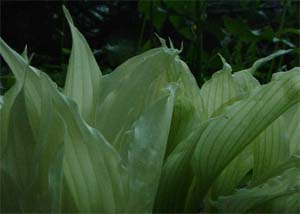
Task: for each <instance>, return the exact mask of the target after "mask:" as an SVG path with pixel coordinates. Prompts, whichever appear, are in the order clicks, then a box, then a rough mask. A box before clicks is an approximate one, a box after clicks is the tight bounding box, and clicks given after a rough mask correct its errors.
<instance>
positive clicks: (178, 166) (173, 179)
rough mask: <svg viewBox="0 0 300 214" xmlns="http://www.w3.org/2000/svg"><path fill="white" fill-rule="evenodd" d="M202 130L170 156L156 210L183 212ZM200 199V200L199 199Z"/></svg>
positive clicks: (181, 144) (193, 134)
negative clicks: (194, 156)
mask: <svg viewBox="0 0 300 214" xmlns="http://www.w3.org/2000/svg"><path fill="white" fill-rule="evenodd" d="M199 133H200V131H199V130H197V131H194V132H192V133H191V134H190V136H189V137H188V138H187V139H185V141H184V142H181V143H180V144H179V145H178V146H177V147H176V148H175V149H174V151H173V152H172V153H171V154H170V155H169V156H168V158H167V160H166V162H165V164H164V168H163V171H162V176H161V180H160V186H159V190H158V193H157V197H156V201H155V207H154V212H157V213H161V212H182V211H183V210H184V208H185V198H186V196H187V194H188V190H189V187H190V185H191V183H192V180H193V171H192V167H191V164H190V162H191V157H192V154H193V152H194V149H195V145H196V144H195V142H196V141H197V139H198V138H199ZM199 201H200V200H199Z"/></svg>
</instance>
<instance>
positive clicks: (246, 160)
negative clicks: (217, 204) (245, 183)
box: [208, 145, 253, 200]
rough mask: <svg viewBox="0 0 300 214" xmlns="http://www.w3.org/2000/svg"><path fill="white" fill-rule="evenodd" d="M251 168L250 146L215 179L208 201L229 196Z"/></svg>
mask: <svg viewBox="0 0 300 214" xmlns="http://www.w3.org/2000/svg"><path fill="white" fill-rule="evenodd" d="M252 167H253V155H252V145H249V146H248V147H246V149H245V150H244V151H242V152H241V153H240V154H239V155H237V157H236V158H234V159H233V160H232V161H231V163H229V164H228V166H227V167H226V168H225V169H224V170H223V172H222V173H221V174H220V176H219V177H218V178H217V179H216V181H215V182H214V184H213V185H212V187H211V190H210V199H208V200H215V199H216V198H217V197H218V196H225V195H230V194H232V193H233V192H234V190H235V188H236V187H237V186H238V184H240V182H241V180H242V179H243V177H244V176H245V175H246V174H247V173H248V172H249V171H250V170H251V169H252Z"/></svg>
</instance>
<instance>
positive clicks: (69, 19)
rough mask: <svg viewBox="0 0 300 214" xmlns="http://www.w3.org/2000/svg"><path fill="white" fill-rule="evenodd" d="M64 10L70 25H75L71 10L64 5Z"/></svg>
mask: <svg viewBox="0 0 300 214" xmlns="http://www.w3.org/2000/svg"><path fill="white" fill-rule="evenodd" d="M62 8H63V11H64V14H65V17H66V19H67V20H68V22H69V24H72V25H74V22H73V19H72V16H71V14H70V12H69V10H68V9H67V8H66V7H65V5H63V6H62Z"/></svg>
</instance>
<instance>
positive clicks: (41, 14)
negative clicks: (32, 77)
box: [0, 0, 299, 94]
mask: <svg viewBox="0 0 300 214" xmlns="http://www.w3.org/2000/svg"><path fill="white" fill-rule="evenodd" d="M63 4H65V5H66V6H67V7H68V8H69V10H70V12H71V14H72V15H73V19H74V21H75V23H76V25H77V26H78V28H79V30H80V31H81V32H82V33H83V34H84V36H85V37H86V38H87V40H88V42H89V44H90V46H91V48H92V49H93V52H94V55H95V56H96V59H97V61H98V63H99V65H100V68H101V70H102V72H103V73H109V72H111V71H112V70H113V69H114V68H116V67H117V66H118V65H119V64H121V63H122V62H124V61H125V60H126V59H128V58H130V57H132V56H134V55H136V54H138V53H141V52H143V51H145V50H148V49H150V48H152V47H156V46H158V45H159V42H158V40H157V38H156V36H155V33H157V34H158V35H160V36H161V37H164V38H168V37H170V38H171V39H172V41H173V43H174V44H175V47H177V48H180V46H181V43H183V46H184V49H183V53H182V54H181V57H182V58H183V60H184V61H186V62H187V64H188V65H189V67H190V69H191V71H192V72H193V74H194V76H195V77H196V79H197V81H198V83H199V84H200V85H201V84H202V83H203V82H204V81H205V80H206V79H208V78H209V77H210V76H211V74H212V73H213V72H215V71H216V70H219V69H220V67H221V62H220V60H219V59H218V57H217V53H221V54H222V55H223V56H224V58H226V59H227V61H228V62H229V63H230V64H231V65H232V67H233V70H234V71H236V70H238V69H241V68H245V67H249V66H250V65H251V64H252V63H253V62H254V61H255V60H257V59H259V58H261V57H263V56H266V55H268V54H270V53H272V52H274V51H275V50H278V49H289V48H292V49H294V52H292V54H289V55H286V56H282V57H280V58H278V59H275V60H273V61H272V62H271V63H269V64H268V65H266V66H264V67H262V69H260V72H257V77H258V79H259V80H260V81H261V82H266V81H268V80H269V79H270V76H271V73H274V72H277V71H278V70H282V69H283V70H285V69H289V68H291V67H295V66H299V1H297V0H281V1H280V0H269V1H259V0H256V1H255V0H240V1H238V0H235V1H225V0H224V1H214V0H210V1H204V0H202V1H166V0H160V1H86V0H84V1H32V2H28V1H26V2H25V1H24V2H14V1H3V2H1V37H2V38H3V39H4V40H5V41H7V42H8V44H10V45H11V46H12V47H13V48H14V49H16V50H18V52H22V50H23V49H24V46H25V44H24V41H26V44H27V45H28V47H29V50H28V52H29V54H34V57H33V59H32V64H33V65H34V66H36V67H39V68H41V70H43V71H45V72H47V73H48V74H49V75H50V76H51V78H52V79H54V81H55V82H57V83H58V85H59V86H63V83H64V80H65V74H66V65H67V63H68V58H69V54H70V49H71V38H70V32H69V29H68V28H67V23H66V20H65V18H64V16H63V12H62V5H63ZM285 66H286V67H285ZM13 82H14V78H13V76H12V74H11V73H10V72H9V71H8V68H7V66H6V65H5V64H4V63H1V85H0V86H1V94H2V93H3V92H4V91H6V90H7V89H8V88H9V87H10V86H11V85H12V84H13Z"/></svg>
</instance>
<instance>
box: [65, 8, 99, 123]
mask: <svg viewBox="0 0 300 214" xmlns="http://www.w3.org/2000/svg"><path fill="white" fill-rule="evenodd" d="M63 10H64V13H65V16H66V18H67V20H68V23H69V26H70V29H71V33H72V41H73V43H72V50H71V55H70V60H69V65H68V72H67V78H66V84H65V90H64V92H65V94H66V95H67V96H70V97H72V98H73V99H74V100H75V102H76V103H77V105H78V108H79V112H80V114H81V115H82V116H83V118H84V119H85V120H86V122H87V123H88V124H91V125H94V123H95V113H96V107H97V101H98V97H99V93H100V91H99V90H100V84H101V83H100V79H101V71H100V69H99V67H98V64H97V62H96V59H95V57H94V55H93V53H92V51H91V49H90V48H89V45H88V43H87V41H86V40H85V38H84V37H83V35H82V34H81V33H80V32H79V31H78V30H77V28H76V27H75V26H74V23H73V20H72V18H71V15H70V14H69V11H68V10H67V9H66V8H65V7H63Z"/></svg>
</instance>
